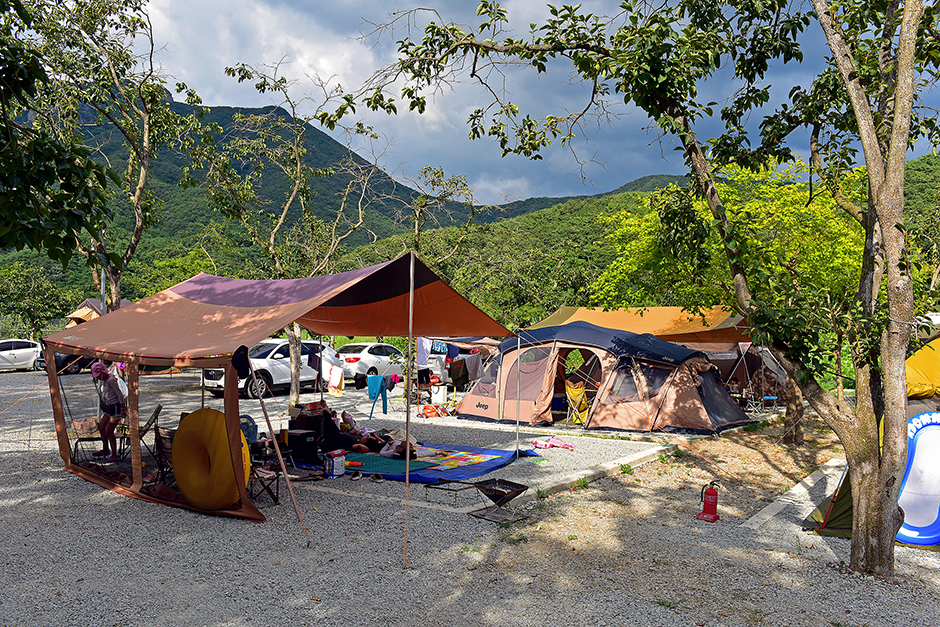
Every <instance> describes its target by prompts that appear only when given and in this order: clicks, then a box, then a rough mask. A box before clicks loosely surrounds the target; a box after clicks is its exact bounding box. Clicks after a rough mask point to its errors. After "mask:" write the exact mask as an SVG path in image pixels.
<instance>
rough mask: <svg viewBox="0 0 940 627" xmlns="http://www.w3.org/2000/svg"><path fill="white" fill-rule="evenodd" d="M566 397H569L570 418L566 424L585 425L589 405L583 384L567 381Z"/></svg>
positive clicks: (566, 420)
mask: <svg viewBox="0 0 940 627" xmlns="http://www.w3.org/2000/svg"><path fill="white" fill-rule="evenodd" d="M565 396H567V397H568V416H567V418H566V419H565V424H568V425H582V426H583V425H585V424H586V423H587V414H588V404H587V395H586V394H585V392H584V383H583V382H571V381H565Z"/></svg>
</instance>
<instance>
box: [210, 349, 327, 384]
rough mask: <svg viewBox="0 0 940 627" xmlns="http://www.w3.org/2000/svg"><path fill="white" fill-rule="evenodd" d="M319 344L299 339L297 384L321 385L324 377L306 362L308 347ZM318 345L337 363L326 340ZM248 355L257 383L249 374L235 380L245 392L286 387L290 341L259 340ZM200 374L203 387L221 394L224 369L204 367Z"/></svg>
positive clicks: (325, 355) (315, 350)
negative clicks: (298, 376) (298, 382)
mask: <svg viewBox="0 0 940 627" xmlns="http://www.w3.org/2000/svg"><path fill="white" fill-rule="evenodd" d="M320 346H321V344H320V342H317V341H314V340H303V341H302V342H301V349H300V354H301V362H300V385H301V387H304V386H310V387H312V388H313V390H314V391H315V392H316V391H319V390H320V386H321V385H322V386H323V387H324V389H325V388H326V381H324V380H323V379H322V377H321V376H320V373H319V372H318V371H317V370H315V369H313V368H311V367H310V366H308V365H307V359H308V356H309V355H310V351H313V352H314V353H315V352H317V351H319V350H320ZM322 346H323V352H322V353H321V354H322V356H323V358H324V360H325V361H328V362H330V363H334V364H335V365H340V364H339V362H338V361H337V360H336V358H335V357H334V355H335V354H336V351H335V349H334V348H333V347H332V346H330V345H329V344H327V343H326V342H324V343H323V344H322ZM248 358H249V360H250V361H251V367H252V368H253V369H254V370H255V372H256V373H258V383H257V387H256V386H255V383H254V381H253V380H252V378H251V377H248V378H246V379H240V380H239V381H238V388H239V390H241V391H242V393H244V394H245V395H246V396H250V397H255V398H258V397H260V396H265V395H267V394H268V393H269V391H270V392H273V391H274V390H275V389H281V388H287V387H290V345H289V344H288V342H287V340H286V339H281V338H269V339H267V340H262V341H261V342H258V343H257V344H255V345H254V346H252V347H251V348H250V349H249V350H248ZM204 376H205V388H206V390H208V391H209V392H210V393H211V394H213V395H215V396H222V395H223V394H224V393H225V370H223V369H222V368H207V369H206V370H205V371H204Z"/></svg>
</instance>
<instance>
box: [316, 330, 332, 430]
mask: <svg viewBox="0 0 940 627" xmlns="http://www.w3.org/2000/svg"><path fill="white" fill-rule="evenodd" d="M317 341H318V342H319V343H320V353H319V355H320V367H319V368H318V369H317V379H319V381H317V387H318V388H320V403H323V335H322V334H320V335H317ZM327 385H329V382H327ZM321 415H322V412H321ZM320 433H323V432H322V431H321V432H320Z"/></svg>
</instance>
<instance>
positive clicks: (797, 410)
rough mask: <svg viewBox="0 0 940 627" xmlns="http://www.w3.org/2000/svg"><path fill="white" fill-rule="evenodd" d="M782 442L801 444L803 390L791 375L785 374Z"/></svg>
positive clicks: (794, 444) (792, 444)
mask: <svg viewBox="0 0 940 627" xmlns="http://www.w3.org/2000/svg"><path fill="white" fill-rule="evenodd" d="M783 443H784V444H788V445H791V446H802V445H803V392H802V391H800V387H799V386H798V385H797V384H796V381H795V380H794V379H793V377H791V376H789V375H787V411H786V414H784V419H783Z"/></svg>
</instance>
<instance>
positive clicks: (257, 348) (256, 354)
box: [248, 342, 277, 359]
mask: <svg viewBox="0 0 940 627" xmlns="http://www.w3.org/2000/svg"><path fill="white" fill-rule="evenodd" d="M275 348H277V344H269V343H267V342H262V343H261V344H255V345H254V346H252V347H251V350H249V351H248V356H249V357H251V358H252V359H264V358H266V357H267V356H268V355H269V354H270V353H271V351H272V350H274V349H275Z"/></svg>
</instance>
